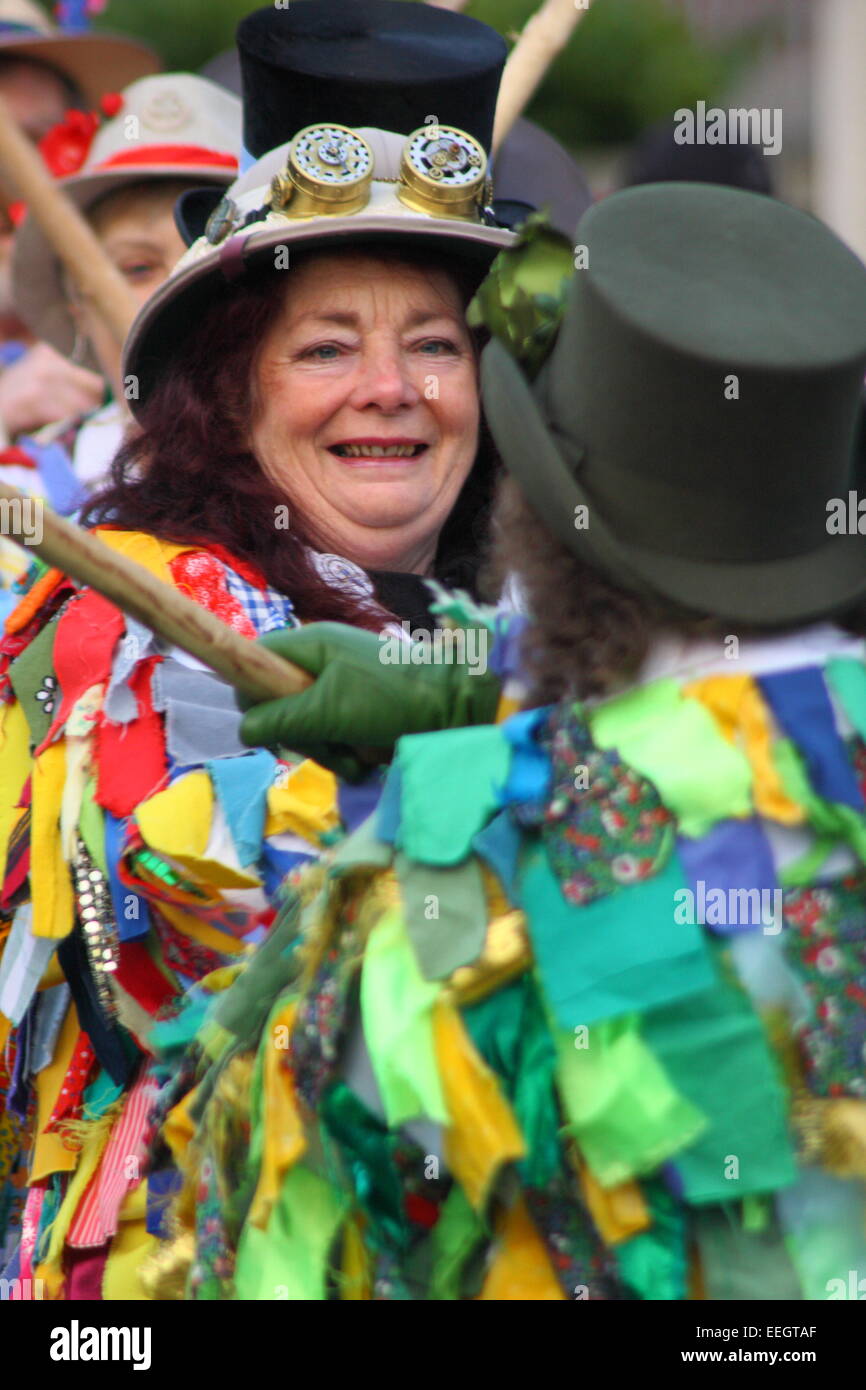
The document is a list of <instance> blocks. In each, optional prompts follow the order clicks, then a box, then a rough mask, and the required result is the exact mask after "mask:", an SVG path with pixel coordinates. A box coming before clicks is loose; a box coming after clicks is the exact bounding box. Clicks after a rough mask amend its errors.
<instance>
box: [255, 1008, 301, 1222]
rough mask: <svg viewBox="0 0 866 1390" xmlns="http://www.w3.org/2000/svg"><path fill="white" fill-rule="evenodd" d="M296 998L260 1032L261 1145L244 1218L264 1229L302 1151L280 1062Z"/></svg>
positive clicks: (288, 1077) (289, 1079) (297, 1114)
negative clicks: (260, 1153) (262, 1141)
mask: <svg viewBox="0 0 866 1390" xmlns="http://www.w3.org/2000/svg"><path fill="white" fill-rule="evenodd" d="M297 1009H298V1004H297V1000H295V999H292V1000H289V1002H288V1003H286V1004H284V1005H283V1006H282V1007H280V1006H279V1005H278V1006H277V1009H276V1010H275V1011H274V1013H273V1014H272V1016H271V1018H270V1020H269V1022H268V1026H267V1027H266V1028H265V1031H264V1034H263V1036H262V1043H261V1046H262V1049H263V1052H264V1058H263V1062H264V1065H263V1068H262V1101H263V1105H262V1133H263V1136H264V1149H263V1153H262V1166H261V1169H260V1171H259V1181H258V1185H257V1187H256V1191H255V1195H254V1197H253V1201H252V1206H251V1207H250V1213H249V1216H248V1217H247V1220H248V1221H250V1222H251V1223H252V1224H253V1225H254V1226H258V1227H260V1228H261V1230H264V1229H265V1227H266V1226H267V1224H268V1221H269V1220H270V1215H271V1212H272V1211H273V1208H274V1204H275V1203H276V1202H277V1201H278V1200H279V1196H280V1191H281V1189H282V1185H283V1179H284V1177H285V1175H286V1173H287V1172H288V1171H289V1169H290V1168H291V1167H292V1166H293V1164H295V1163H297V1161H298V1159H299V1158H301V1156H302V1155H303V1154H304V1153H305V1152H306V1148H307V1141H306V1138H305V1136H304V1125H303V1121H302V1119H301V1115H300V1111H299V1110H298V1106H297V1101H296V1100H295V1088H294V1085H293V1082H292V1077H291V1074H290V1072H289V1071H288V1069H287V1068H286V1067H285V1066H284V1065H283V1063H284V1062H285V1058H286V1050H287V1046H288V1039H289V1037H290V1036H291V1031H292V1027H293V1026H294V1021H295V1014H296V1013H297Z"/></svg>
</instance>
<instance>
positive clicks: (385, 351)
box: [351, 348, 420, 412]
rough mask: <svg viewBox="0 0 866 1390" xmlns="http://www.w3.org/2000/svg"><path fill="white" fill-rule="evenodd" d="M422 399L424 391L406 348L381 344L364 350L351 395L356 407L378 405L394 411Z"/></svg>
mask: <svg viewBox="0 0 866 1390" xmlns="http://www.w3.org/2000/svg"><path fill="white" fill-rule="evenodd" d="M419 400H420V392H419V390H418V388H417V387H416V386H415V384H414V381H413V379H412V375H411V372H410V366H409V363H408V362H407V361H406V359H405V356H404V354H403V353H402V352H400V351H399V350H397V349H393V348H379V349H377V350H375V351H373V350H371V351H370V352H366V353H364V354H362V357H361V363H360V372H359V377H358V381H357V383H356V385H355V387H354V390H353V391H352V397H351V404H352V405H353V406H354V408H355V409H356V410H364V409H365V408H367V407H369V406H375V407H377V408H378V409H379V410H382V411H386V412H390V411H394V410H401V409H404V408H405V407H407V406H413V405H416V404H417V402H418V401H419Z"/></svg>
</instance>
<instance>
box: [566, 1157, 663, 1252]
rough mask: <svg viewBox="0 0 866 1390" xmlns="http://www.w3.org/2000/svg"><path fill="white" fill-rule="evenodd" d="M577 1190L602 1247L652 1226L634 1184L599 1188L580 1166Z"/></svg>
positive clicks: (640, 1195) (588, 1170)
mask: <svg viewBox="0 0 866 1390" xmlns="http://www.w3.org/2000/svg"><path fill="white" fill-rule="evenodd" d="M580 1187H581V1191H582V1193H583V1199H584V1201H585V1202H586V1205H587V1207H588V1209H589V1214H590V1216H591V1217H592V1219H593V1221H594V1222H595V1224H596V1226H597V1227H598V1233H599V1235H600V1236H601V1238H602V1240H603V1241H604V1243H605V1245H616V1244H617V1243H618V1242H619V1241H621V1240H629V1239H630V1238H631V1236H635V1235H637V1234H638V1233H639V1232H640V1231H648V1230H649V1228H650V1226H651V1225H652V1217H651V1216H650V1213H649V1209H648V1208H647V1204H646V1202H645V1201H644V1199H643V1193H642V1192H641V1190H640V1187H639V1186H638V1184H637V1183H636V1182H624V1183H620V1185H619V1187H602V1185H601V1183H600V1182H599V1181H598V1179H597V1178H596V1177H594V1175H593V1173H592V1171H591V1169H589V1168H588V1167H587V1166H586V1165H585V1164H581V1166H580Z"/></svg>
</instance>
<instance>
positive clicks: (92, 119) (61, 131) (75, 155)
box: [39, 111, 99, 179]
mask: <svg viewBox="0 0 866 1390" xmlns="http://www.w3.org/2000/svg"><path fill="white" fill-rule="evenodd" d="M98 128H99V117H98V116H95V115H94V114H93V112H92V111H67V113H66V118H65V120H62V121H60V122H59V123H58V124H57V125H56V126H52V128H51V130H49V132H48V134H47V135H43V137H42V139H41V140H40V141H39V151H40V153H41V155H42V158H43V160H44V162H45V165H46V167H47V168H48V169H49V170H50V171H51V173H52V174H53V175H54V177H55V178H56V179H62V178H66V177H68V175H69V174H77V173H78V170H79V169H80V168H81V166H82V164H83V163H84V161H85V159H86V158H87V152H88V150H89V149H90V146H91V144H92V143H93V137H94V135H95V134H96V132H97V130H98Z"/></svg>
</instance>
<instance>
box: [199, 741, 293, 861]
mask: <svg viewBox="0 0 866 1390" xmlns="http://www.w3.org/2000/svg"><path fill="white" fill-rule="evenodd" d="M206 767H207V770H208V772H209V773H210V776H211V781H212V782H213V784H214V788H215V790H216V794H217V797H218V798H219V803H220V806H221V807H222V809H223V814H224V815H225V818H226V821H227V822H228V827H229V830H230V831H231V835H232V839H233V840H234V843H235V849H236V850H237V852H238V859H239V860H240V864H241V868H244V869H246V868H248V867H249V866H250V865H251V864H255V863H256V861H257V859H258V858H259V855H260V854H261V845H262V838H263V836H264V833H265V819H266V817H267V812H268V792H269V791H270V789H271V787H272V786H273V784H274V773H275V771H276V767H277V759H276V758H275V757H274V755H273V753H269V752H268V751H267V749H265V748H259V749H257V750H256V751H255V752H253V753H243V754H241V756H240V757H238V758H214V759H213V760H212V761H209V762H208V763H206Z"/></svg>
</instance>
